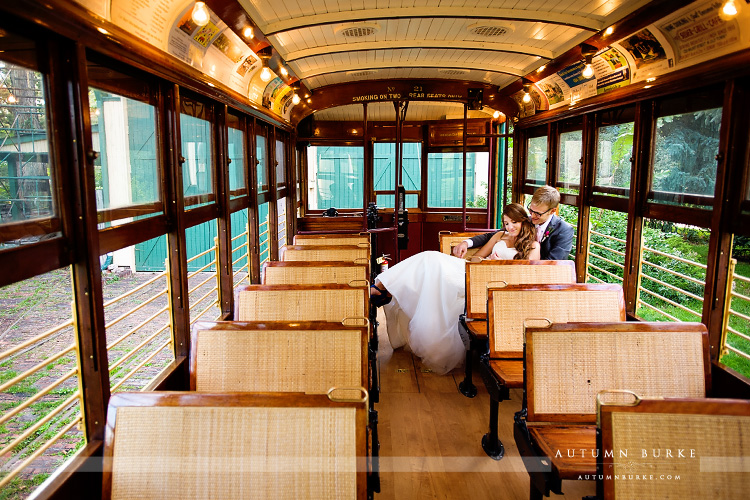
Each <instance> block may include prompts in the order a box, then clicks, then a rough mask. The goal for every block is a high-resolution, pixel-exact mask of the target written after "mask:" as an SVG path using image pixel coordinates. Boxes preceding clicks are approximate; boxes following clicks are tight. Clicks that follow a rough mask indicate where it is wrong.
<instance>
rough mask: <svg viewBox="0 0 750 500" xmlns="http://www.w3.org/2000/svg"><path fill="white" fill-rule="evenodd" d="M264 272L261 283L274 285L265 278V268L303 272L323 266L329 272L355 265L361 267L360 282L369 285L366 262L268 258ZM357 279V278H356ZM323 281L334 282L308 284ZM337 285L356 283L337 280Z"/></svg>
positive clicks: (264, 265)
mask: <svg viewBox="0 0 750 500" xmlns="http://www.w3.org/2000/svg"><path fill="white" fill-rule="evenodd" d="M263 267H264V272H263V273H262V274H263V284H264V285H275V284H277V283H268V282H267V279H266V273H265V269H267V268H286V269H289V270H292V269H294V270H296V269H299V270H300V271H301V272H304V270H305V269H311V268H325V269H326V270H330V271H331V272H333V271H335V270H336V268H352V267H356V268H358V269H361V271H362V272H361V275H362V277H361V278H360V279H361V281H362V282H364V283H365V284H367V285H368V286H369V282H370V281H369V276H368V274H367V270H368V266H367V265H366V264H355V263H353V262H342V261H312V262H306V261H296V260H291V261H278V260H269V261H268V262H266V263H265V264H263ZM356 281H359V280H356ZM325 283H334V282H333V281H325V282H319V283H310V284H325ZM295 284H297V285H302V284H304V283H295ZM337 284H339V285H356V283H352V282H351V281H348V282H346V283H344V282H337Z"/></svg>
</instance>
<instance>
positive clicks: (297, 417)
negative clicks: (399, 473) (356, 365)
mask: <svg viewBox="0 0 750 500" xmlns="http://www.w3.org/2000/svg"><path fill="white" fill-rule="evenodd" d="M365 399H366V398H361V399H360V400H359V401H357V402H334V401H331V400H329V398H328V397H326V396H322V395H306V394H247V393H245V394H242V393H225V394H196V393H189V392H162V393H156V392H152V393H120V394H114V395H113V396H112V398H111V399H110V402H109V409H108V413H107V427H106V437H105V448H104V457H105V462H104V463H105V469H104V478H103V498H105V499H109V498H112V499H120V498H159V499H187V500H202V499H206V498H222V499H229V500H231V499H244V498H248V497H253V498H287V499H301V498H306V499H319V498H360V499H364V498H366V497H367V484H366V472H365V471H364V470H361V469H360V468H358V463H357V460H358V457H362V456H365V453H366V447H367V443H366V430H365V429H366V424H367V404H366V402H365V401H364V400H365Z"/></svg>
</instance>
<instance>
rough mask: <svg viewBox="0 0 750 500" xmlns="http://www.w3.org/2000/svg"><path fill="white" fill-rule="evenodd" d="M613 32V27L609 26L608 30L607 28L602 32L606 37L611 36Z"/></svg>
mask: <svg viewBox="0 0 750 500" xmlns="http://www.w3.org/2000/svg"><path fill="white" fill-rule="evenodd" d="M614 32H615V27H614V26H610V27H609V28H607V29H606V30H604V34H605V35H607V36H609V35H611V34H612V33H614Z"/></svg>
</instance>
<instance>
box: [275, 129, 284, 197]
mask: <svg viewBox="0 0 750 500" xmlns="http://www.w3.org/2000/svg"><path fill="white" fill-rule="evenodd" d="M285 184H286V143H285V142H284V141H283V138H282V139H279V138H278V133H277V139H276V187H279V188H281V187H284V185H285Z"/></svg>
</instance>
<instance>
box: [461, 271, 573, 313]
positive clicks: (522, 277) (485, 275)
mask: <svg viewBox="0 0 750 500" xmlns="http://www.w3.org/2000/svg"><path fill="white" fill-rule="evenodd" d="M575 282H576V269H575V263H574V262H573V261H572V260H484V261H482V262H469V263H467V264H466V317H467V318H471V319H486V318H487V286H488V285H490V284H493V285H500V284H501V283H505V284H507V285H537V284H538V285H550V284H565V283H575Z"/></svg>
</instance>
